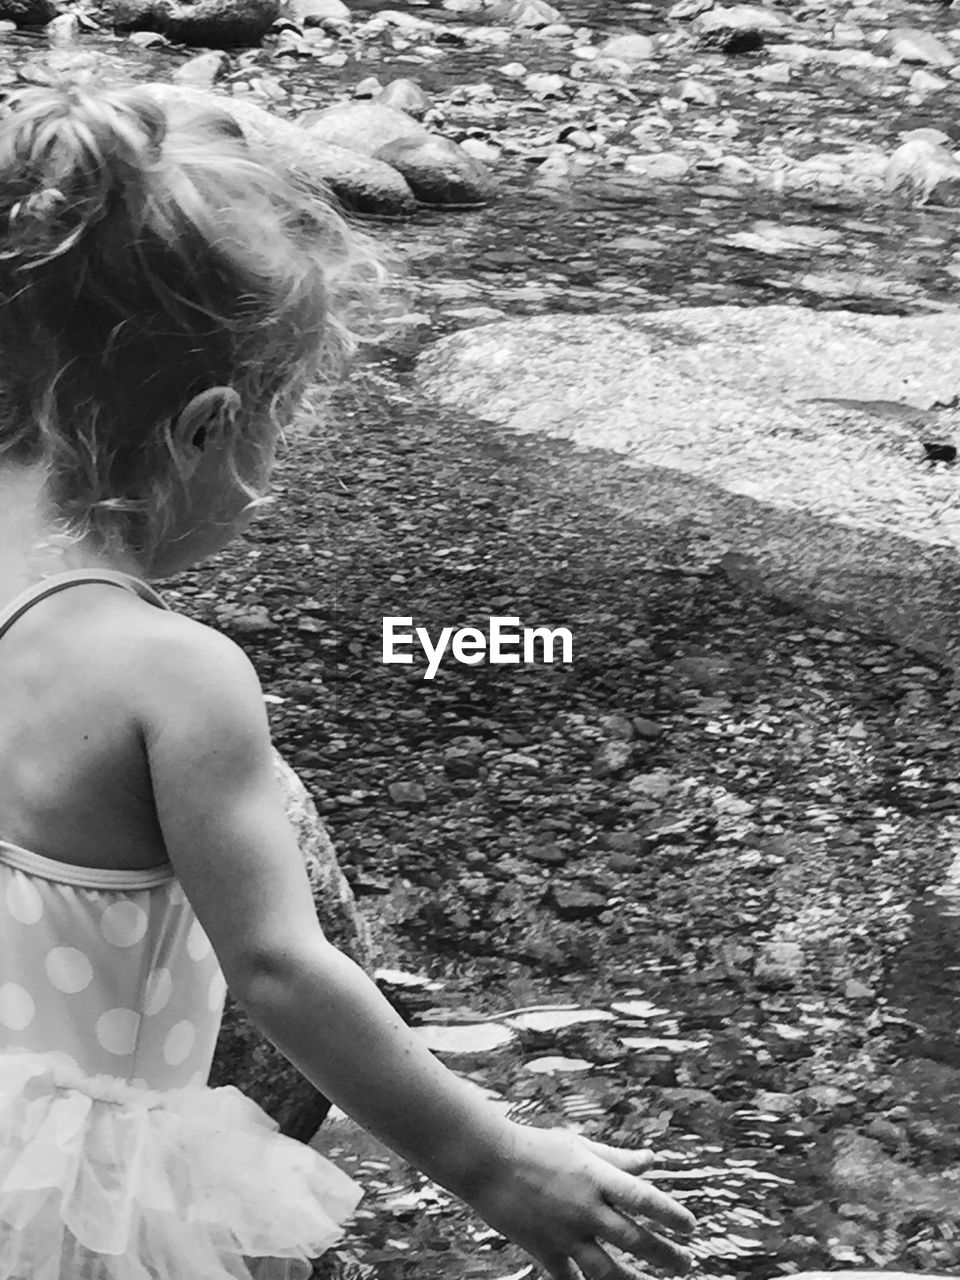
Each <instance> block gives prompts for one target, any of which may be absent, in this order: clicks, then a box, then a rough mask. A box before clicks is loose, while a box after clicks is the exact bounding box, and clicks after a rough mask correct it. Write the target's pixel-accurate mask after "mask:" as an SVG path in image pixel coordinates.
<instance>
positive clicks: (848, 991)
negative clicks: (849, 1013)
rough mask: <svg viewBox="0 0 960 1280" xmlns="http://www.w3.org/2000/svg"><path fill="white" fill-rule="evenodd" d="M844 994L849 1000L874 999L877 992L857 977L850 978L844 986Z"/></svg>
mask: <svg viewBox="0 0 960 1280" xmlns="http://www.w3.org/2000/svg"><path fill="white" fill-rule="evenodd" d="M843 994H844V998H845V999H847V1000H874V999H876V994H877V993H876V992H875V991H874V989H873V987H868V986H867V985H866V983H865V982H858V981H857V979H856V978H848V979H847V981H846V982H845V983H844V986H843Z"/></svg>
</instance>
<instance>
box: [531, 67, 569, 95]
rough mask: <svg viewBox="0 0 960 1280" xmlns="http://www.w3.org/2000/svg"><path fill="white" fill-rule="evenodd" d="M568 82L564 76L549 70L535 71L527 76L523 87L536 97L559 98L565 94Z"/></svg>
mask: <svg viewBox="0 0 960 1280" xmlns="http://www.w3.org/2000/svg"><path fill="white" fill-rule="evenodd" d="M566 83H567V82H566V81H565V80H564V78H563V76H559V75H556V74H551V73H550V72H548V71H535V72H534V73H533V74H532V75H529V76H527V78H526V79H525V80H524V82H523V87H524V88H525V89H526V90H527V92H528V93H532V94H533V96H534V97H535V98H559V97H561V96H562V94H563V91H564V88H565V87H566Z"/></svg>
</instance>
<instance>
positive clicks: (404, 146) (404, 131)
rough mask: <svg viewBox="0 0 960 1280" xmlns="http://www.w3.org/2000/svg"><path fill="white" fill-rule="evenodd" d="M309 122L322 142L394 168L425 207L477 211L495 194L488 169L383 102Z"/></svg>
mask: <svg viewBox="0 0 960 1280" xmlns="http://www.w3.org/2000/svg"><path fill="white" fill-rule="evenodd" d="M304 121H305V123H306V125H307V132H308V133H309V134H310V136H311V137H312V138H315V139H316V140H317V141H318V142H322V143H325V144H326V145H328V146H336V147H343V148H349V149H350V150H352V151H356V152H359V153H360V154H361V155H365V156H369V157H371V159H373V160H377V161H380V162H381V163H383V164H389V165H390V166H391V168H393V169H394V170H396V171H397V172H398V173H399V174H401V175H402V176H403V178H404V179H405V181H406V183H407V185H408V186H409V187H410V189H411V190H412V191H413V194H414V195H415V196H416V197H417V199H419V200H421V201H422V202H423V203H424V204H434V205H476V204H482V203H483V202H484V201H485V200H488V199H489V198H490V196H491V194H492V193H493V186H494V184H493V179H492V177H491V175H490V173H489V171H488V170H487V168H486V166H485V165H484V164H482V163H481V162H480V161H479V160H477V159H475V158H474V157H473V156H471V155H468V154H467V152H466V151H464V150H463V149H462V148H461V147H459V146H458V145H457V144H456V143H455V142H451V141H450V140H449V139H447V138H442V137H439V136H438V135H437V134H433V133H431V132H430V130H429V129H428V128H426V126H425V125H422V124H420V122H419V121H417V120H414V119H413V117H412V116H410V115H407V113H406V112H405V111H398V110H397V109H396V108H395V107H391V106H387V105H384V103H382V102H381V101H380V99H379V98H378V99H377V100H376V101H374V102H351V103H347V104H345V105H343V106H338V107H330V108H328V109H327V110H325V111H320V112H309V113H308V114H307V115H306V116H305V117H304Z"/></svg>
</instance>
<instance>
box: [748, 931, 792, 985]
mask: <svg viewBox="0 0 960 1280" xmlns="http://www.w3.org/2000/svg"><path fill="white" fill-rule="evenodd" d="M803 965H804V955H803V948H802V947H801V946H800V944H799V942H765V943H764V944H763V945H762V946H761V948H760V950H759V951H758V953H757V956H756V960H755V961H754V971H753V972H754V977H755V978H756V979H757V981H758V982H760V983H762V984H763V985H764V986H769V987H781V986H786V987H789V986H793V984H794V983H795V982H796V980H797V978H799V977H800V974H801V973H802V972H803Z"/></svg>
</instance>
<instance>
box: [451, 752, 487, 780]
mask: <svg viewBox="0 0 960 1280" xmlns="http://www.w3.org/2000/svg"><path fill="white" fill-rule="evenodd" d="M482 751H483V747H482V744H478V745H477V746H473V745H470V746H452V747H448V748H447V750H446V751H445V752H444V754H443V767H444V769H445V770H446V772H447V773H448V774H449V775H450V777H451V778H475V777H476V776H477V774H478V773H479V772H480V766H481V763H482Z"/></svg>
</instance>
